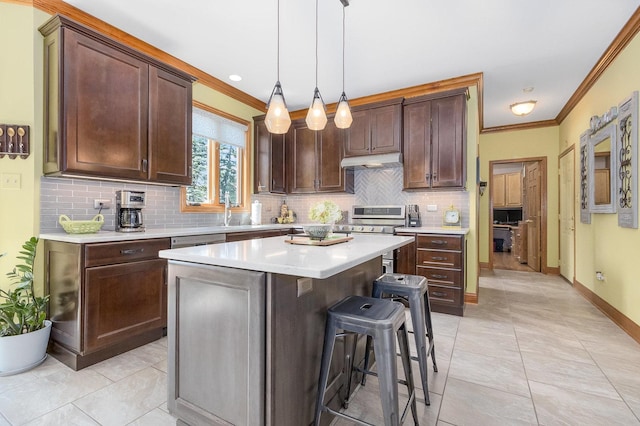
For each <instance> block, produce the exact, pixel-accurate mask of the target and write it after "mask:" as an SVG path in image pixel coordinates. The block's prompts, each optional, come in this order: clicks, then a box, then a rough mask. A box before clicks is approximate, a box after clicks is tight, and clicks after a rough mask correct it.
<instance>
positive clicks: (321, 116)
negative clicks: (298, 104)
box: [304, 87, 327, 130]
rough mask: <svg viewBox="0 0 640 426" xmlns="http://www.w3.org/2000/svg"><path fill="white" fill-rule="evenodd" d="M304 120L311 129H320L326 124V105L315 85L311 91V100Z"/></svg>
mask: <svg viewBox="0 0 640 426" xmlns="http://www.w3.org/2000/svg"><path fill="white" fill-rule="evenodd" d="M304 121H305V122H306V123H307V126H308V127H309V128H310V129H311V130H322V129H324V126H326V125H327V111H326V107H325V105H324V101H323V100H322V96H320V91H319V90H318V88H317V87H316V88H315V90H314V91H313V100H312V101H311V106H310V107H309V111H308V112H307V118H306V119H305V120H304Z"/></svg>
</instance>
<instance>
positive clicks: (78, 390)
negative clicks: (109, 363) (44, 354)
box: [0, 368, 112, 424]
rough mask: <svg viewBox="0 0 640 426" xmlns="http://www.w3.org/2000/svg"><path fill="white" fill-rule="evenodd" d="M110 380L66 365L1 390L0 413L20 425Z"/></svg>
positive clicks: (104, 384)
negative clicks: (13, 387) (11, 388)
mask: <svg viewBox="0 0 640 426" xmlns="http://www.w3.org/2000/svg"><path fill="white" fill-rule="evenodd" d="M111 383H112V382H111V381H110V380H109V379H107V378H106V377H104V376H102V375H100V374H98V373H96V372H95V371H92V370H81V371H73V370H71V369H69V368H67V369H65V370H61V371H58V372H56V373H53V374H49V375H47V376H45V377H42V378H40V379H38V380H31V381H29V382H28V383H26V384H25V385H24V386H20V387H17V388H15V389H13V390H11V391H8V392H3V393H1V394H0V413H2V415H3V416H4V417H6V418H7V419H8V420H9V421H10V422H12V423H14V424H23V423H26V422H28V421H31V420H33V419H36V418H38V417H40V416H42V415H43V414H46V413H48V412H50V411H53V410H55V409H57V408H59V407H62V406H63V405H66V404H68V403H70V402H72V401H74V400H76V399H78V398H81V397H83V396H85V395H89V394H91V393H93V392H95V391H97V390H99V389H102V388H105V387H107V386H109V385H110V384H111Z"/></svg>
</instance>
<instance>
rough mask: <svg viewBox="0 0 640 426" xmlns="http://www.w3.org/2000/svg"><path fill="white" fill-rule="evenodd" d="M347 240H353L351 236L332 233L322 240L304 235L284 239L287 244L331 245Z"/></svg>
mask: <svg viewBox="0 0 640 426" xmlns="http://www.w3.org/2000/svg"><path fill="white" fill-rule="evenodd" d="M349 240H353V237H341V236H336V235H334V236H332V237H329V238H326V239H324V240H312V239H311V238H310V237H308V236H306V235H300V236H297V235H292V236H291V238H290V239H288V240H284V242H285V243H288V244H300V245H305V246H332V245H334V244H340V243H344V242H347V241H349Z"/></svg>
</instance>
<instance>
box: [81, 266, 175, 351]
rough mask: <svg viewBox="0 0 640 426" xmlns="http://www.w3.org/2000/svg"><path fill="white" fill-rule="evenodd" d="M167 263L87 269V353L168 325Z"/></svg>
mask: <svg viewBox="0 0 640 426" xmlns="http://www.w3.org/2000/svg"><path fill="white" fill-rule="evenodd" d="M166 265H167V262H166V260H161V259H157V260H146V261H142V262H132V263H123V264H120V265H111V266H99V267H95V268H87V269H86V271H85V301H84V303H85V307H86V309H85V317H84V323H85V327H84V351H85V353H88V352H92V351H94V350H97V349H100V348H104V347H107V346H110V345H113V344H117V343H118V342H121V341H124V340H127V339H128V338H130V337H132V336H135V335H137V334H140V333H143V332H145V331H148V330H153V329H156V328H161V327H163V326H166V323H167V287H166V272H165V271H166Z"/></svg>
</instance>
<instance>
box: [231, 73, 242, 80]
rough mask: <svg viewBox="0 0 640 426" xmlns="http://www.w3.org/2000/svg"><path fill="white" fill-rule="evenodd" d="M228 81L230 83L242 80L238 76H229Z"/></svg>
mask: <svg viewBox="0 0 640 426" xmlns="http://www.w3.org/2000/svg"><path fill="white" fill-rule="evenodd" d="M229 80H231V81H240V80H242V77H240V76H239V75H238V74H231V75H230V76H229Z"/></svg>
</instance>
